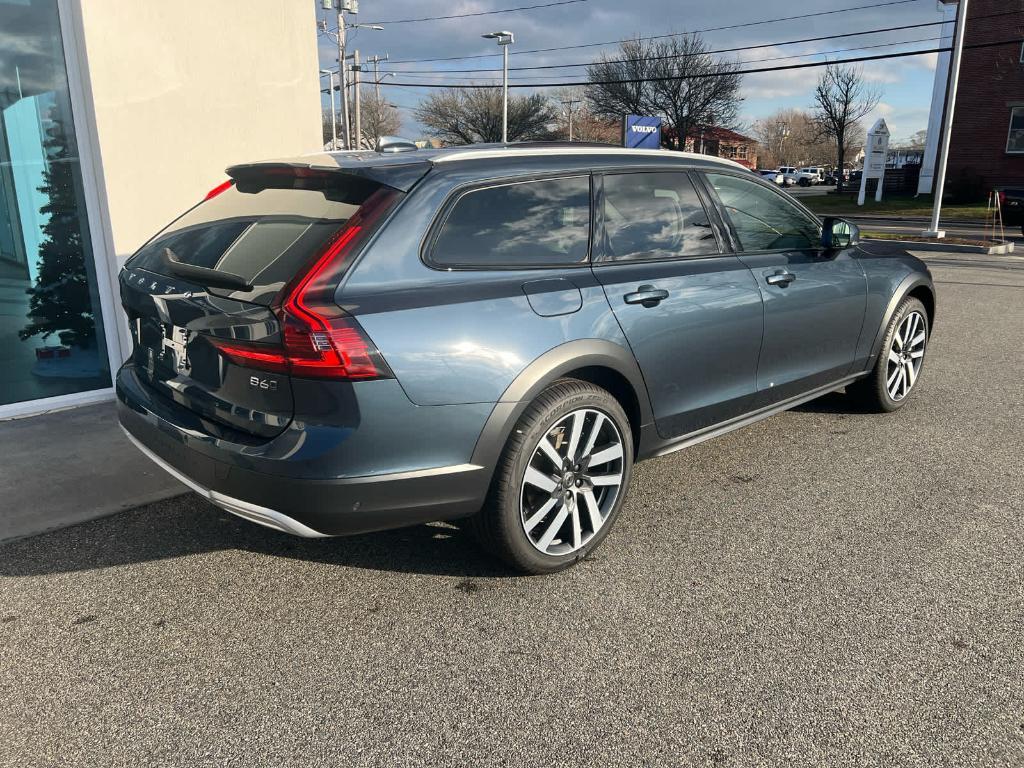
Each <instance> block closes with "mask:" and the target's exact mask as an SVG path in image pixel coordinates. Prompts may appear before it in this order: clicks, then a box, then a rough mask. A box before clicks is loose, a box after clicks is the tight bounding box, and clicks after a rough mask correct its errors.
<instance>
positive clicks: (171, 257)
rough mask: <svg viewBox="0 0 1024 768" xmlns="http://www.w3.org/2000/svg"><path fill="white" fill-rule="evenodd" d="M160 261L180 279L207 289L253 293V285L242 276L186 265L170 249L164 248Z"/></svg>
mask: <svg viewBox="0 0 1024 768" xmlns="http://www.w3.org/2000/svg"><path fill="white" fill-rule="evenodd" d="M160 259H161V260H162V261H163V263H164V266H165V267H167V269H168V270H170V271H171V272H172V273H173V274H175V275H177V276H178V277H184V278H185V279H186V280H195V281H196V282H197V283H199V284H201V285H205V286H206V287H207V288H231V289H232V290H236V291H251V290H252V283H250V282H249V281H248V280H246V279H245V278H244V277H242V276H241V275H235V274H232V273H231V272H221V271H220V270H217V269H210V268H209V267H197V266H196V265H195V264H186V263H185V262H183V261H181V260H179V259H178V257H177V256H176V255H175V254H174V251H172V250H171V249H170V248H164V249H163V251H161V252H160Z"/></svg>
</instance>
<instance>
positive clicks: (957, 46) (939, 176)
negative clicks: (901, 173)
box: [924, 0, 968, 238]
mask: <svg viewBox="0 0 1024 768" xmlns="http://www.w3.org/2000/svg"><path fill="white" fill-rule="evenodd" d="M967 2H968V0H960V8H959V9H958V10H957V18H956V40H955V41H954V43H953V60H952V62H951V63H950V66H949V69H950V72H949V91H948V93H947V96H946V124H945V125H944V126H943V128H942V138H941V146H942V149H941V151H940V152H939V164H938V165H937V166H936V167H935V190H934V194H935V204H934V206H933V207H932V222H931V226H930V227H929V228H928V230H927V231H926V232H925V233H924V236H925V237H934V238H942V237H945V236H946V233H945V232H943V231H942V230H941V229H939V219H940V218H941V216H942V194H943V192H945V190H946V164H947V163H948V162H949V143H950V138H951V137H952V134H953V111H954V110H955V109H956V89H957V85H958V84H959V82H960V59H961V58H962V57H963V53H964V34H965V32H966V31H967Z"/></svg>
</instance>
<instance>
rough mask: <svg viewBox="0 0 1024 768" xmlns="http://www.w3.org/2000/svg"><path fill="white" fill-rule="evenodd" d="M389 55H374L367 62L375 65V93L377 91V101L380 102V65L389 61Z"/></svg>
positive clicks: (367, 58)
mask: <svg viewBox="0 0 1024 768" xmlns="http://www.w3.org/2000/svg"><path fill="white" fill-rule="evenodd" d="M388 55H389V54H386V53H385V54H384V55H383V56H377V55H373V56H367V57H366V61H367V62H368V63H372V64H373V88H374V91H376V94H377V101H380V66H379V65H380V63H381V62H382V61H387V60H388Z"/></svg>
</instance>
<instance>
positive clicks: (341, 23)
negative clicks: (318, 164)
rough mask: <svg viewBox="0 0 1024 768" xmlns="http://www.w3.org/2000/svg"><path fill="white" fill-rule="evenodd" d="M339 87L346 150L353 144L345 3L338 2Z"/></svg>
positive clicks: (341, 0)
mask: <svg viewBox="0 0 1024 768" xmlns="http://www.w3.org/2000/svg"><path fill="white" fill-rule="evenodd" d="M338 87H339V91H340V96H341V105H342V106H341V114H342V122H343V123H344V126H343V130H342V135H343V136H344V137H345V138H344V141H343V142H342V144H343V146H344V148H345V149H349V148H350V147H351V146H352V144H351V142H350V141H349V120H348V96H346V87H345V2H344V0H339V2H338Z"/></svg>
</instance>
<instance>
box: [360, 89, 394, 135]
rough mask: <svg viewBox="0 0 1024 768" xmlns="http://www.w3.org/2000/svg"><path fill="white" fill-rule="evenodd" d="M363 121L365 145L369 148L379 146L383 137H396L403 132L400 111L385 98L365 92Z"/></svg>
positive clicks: (362, 106)
mask: <svg viewBox="0 0 1024 768" xmlns="http://www.w3.org/2000/svg"><path fill="white" fill-rule="evenodd" d="M361 108H362V119H361V124H360V129H361V130H362V132H363V143H364V144H365V145H366V146H369V147H375V146H377V139H379V138H380V137H381V136H396V135H397V134H398V133H399V132H401V130H402V117H401V115H399V114H398V109H397V108H396V107H395V105H394V104H392V103H390V102H389V101H388V100H387V99H386V98H384V97H383V96H380V97H378V96H377V94H376V93H374V92H373V91H370V92H369V93H368V94H367V93H365V92H364V94H363V102H362V104H361Z"/></svg>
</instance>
